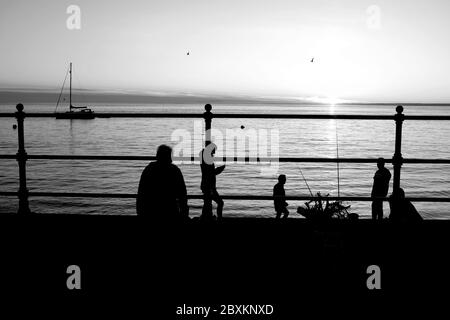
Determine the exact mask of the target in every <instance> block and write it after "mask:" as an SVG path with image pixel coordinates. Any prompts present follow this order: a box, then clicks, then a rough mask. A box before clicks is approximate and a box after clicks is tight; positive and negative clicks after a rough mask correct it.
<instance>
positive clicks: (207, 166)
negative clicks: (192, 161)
mask: <svg viewBox="0 0 450 320" xmlns="http://www.w3.org/2000/svg"><path fill="white" fill-rule="evenodd" d="M216 149H217V146H216V145H215V144H214V143H210V144H209V145H208V146H207V147H205V148H204V149H203V150H202V151H200V168H201V170H202V182H201V185H200V189H201V190H202V192H203V201H204V204H203V210H202V216H201V217H202V219H210V218H212V206H211V201H214V202H215V203H217V220H221V219H222V211H223V205H224V203H223V200H222V197H221V196H220V195H219V193H218V192H217V189H216V175H218V174H221V173H222V171H223V170H224V169H225V165H222V166H219V167H217V168H216V166H215V164H214V154H215V153H216Z"/></svg>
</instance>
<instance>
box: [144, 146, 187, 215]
mask: <svg viewBox="0 0 450 320" xmlns="http://www.w3.org/2000/svg"><path fill="white" fill-rule="evenodd" d="M136 211H137V214H138V215H140V216H147V217H149V218H151V219H153V220H159V221H171V222H172V221H182V220H187V219H188V218H189V207H188V205H187V193H186V185H185V183H184V178H183V174H182V173H181V171H180V169H179V168H178V167H177V166H176V165H174V164H172V148H170V147H169V146H166V145H160V146H159V147H158V150H157V152H156V161H154V162H151V163H150V164H149V165H148V166H147V167H146V168H145V169H144V171H143V172H142V175H141V180H140V181H139V189H138V195H137V200H136Z"/></svg>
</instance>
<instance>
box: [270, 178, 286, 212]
mask: <svg viewBox="0 0 450 320" xmlns="http://www.w3.org/2000/svg"><path fill="white" fill-rule="evenodd" d="M285 183H286V176H285V175H284V174H280V175H279V176H278V183H277V184H276V185H275V186H274V187H273V204H274V207H275V212H276V213H277V215H276V218H277V219H279V218H280V217H281V214H283V218H284V219H285V218H287V217H288V215H289V211H288V209H287V206H288V203H287V202H286V193H285V191H284V185H285Z"/></svg>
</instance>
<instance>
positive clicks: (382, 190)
mask: <svg viewBox="0 0 450 320" xmlns="http://www.w3.org/2000/svg"><path fill="white" fill-rule="evenodd" d="M384 164H385V161H384V158H378V161H377V167H378V170H377V171H376V172H375V175H374V176H373V186H372V194H371V196H372V197H386V196H387V194H388V190H389V180H390V179H391V173H390V172H389V170H388V169H386V168H385V167H384ZM372 219H373V220H382V219H383V200H378V199H376V200H373V202H372Z"/></svg>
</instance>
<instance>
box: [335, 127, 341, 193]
mask: <svg viewBox="0 0 450 320" xmlns="http://www.w3.org/2000/svg"><path fill="white" fill-rule="evenodd" d="M336 159H337V161H336V170H337V183H338V197H340V196H341V192H340V177H339V171H340V170H339V138H338V125H337V120H336Z"/></svg>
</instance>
